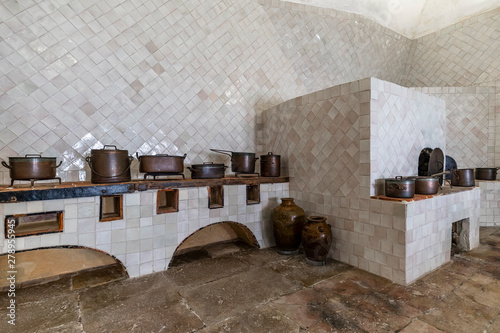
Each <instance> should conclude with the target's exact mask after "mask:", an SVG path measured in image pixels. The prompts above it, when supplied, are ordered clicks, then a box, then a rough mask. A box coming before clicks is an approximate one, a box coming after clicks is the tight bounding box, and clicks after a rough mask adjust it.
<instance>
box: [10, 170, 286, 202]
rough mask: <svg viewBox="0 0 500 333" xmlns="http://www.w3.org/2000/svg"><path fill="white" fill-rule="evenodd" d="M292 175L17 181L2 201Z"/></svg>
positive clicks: (281, 180)
mask: <svg viewBox="0 0 500 333" xmlns="http://www.w3.org/2000/svg"><path fill="white" fill-rule="evenodd" d="M288 182H289V178H288V177H248V176H241V177H224V178H219V179H161V180H160V179H158V180H140V179H134V180H132V181H130V182H123V183H110V184H93V183H91V182H89V181H82V182H63V183H61V184H59V183H48V182H43V183H38V184H35V185H34V186H31V184H29V183H25V184H23V183H20V184H14V186H9V185H0V203H9V202H24V201H36V200H55V199H69V198H81V197H93V196H100V195H113V194H123V193H133V192H136V191H147V190H155V189H164V188H186V187H202V186H221V185H257V184H271V183H288Z"/></svg>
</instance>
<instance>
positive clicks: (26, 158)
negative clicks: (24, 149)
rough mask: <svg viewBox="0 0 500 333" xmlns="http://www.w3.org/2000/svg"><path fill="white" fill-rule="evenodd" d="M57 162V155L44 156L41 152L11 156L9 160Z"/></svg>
mask: <svg viewBox="0 0 500 333" xmlns="http://www.w3.org/2000/svg"><path fill="white" fill-rule="evenodd" d="M34 161H37V162H55V161H56V157H42V155H39V154H26V155H25V156H24V157H9V162H34Z"/></svg>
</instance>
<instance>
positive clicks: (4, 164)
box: [2, 161, 11, 169]
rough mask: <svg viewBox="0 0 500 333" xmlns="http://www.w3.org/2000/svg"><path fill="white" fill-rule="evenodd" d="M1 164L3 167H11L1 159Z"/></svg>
mask: <svg viewBox="0 0 500 333" xmlns="http://www.w3.org/2000/svg"><path fill="white" fill-rule="evenodd" d="M2 165H3V166H4V167H6V168H7V169H10V168H11V166H10V165H8V164H7V163H5V161H2Z"/></svg>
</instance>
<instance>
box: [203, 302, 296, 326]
mask: <svg viewBox="0 0 500 333" xmlns="http://www.w3.org/2000/svg"><path fill="white" fill-rule="evenodd" d="M216 332H217V333H218V332H235V333H236V332H237V333H270V332H272V333H299V332H300V326H299V325H297V324H296V323H294V322H293V321H291V320H290V319H289V318H287V317H286V316H284V315H283V314H282V313H280V312H278V311H277V310H275V309H273V308H272V307H271V306H270V305H269V304H265V305H262V306H258V307H256V308H252V309H248V310H247V311H244V312H242V313H240V314H238V316H236V317H230V318H228V319H227V320H225V321H223V322H220V323H217V324H215V325H212V326H210V327H208V328H204V329H202V330H200V331H199V333H216Z"/></svg>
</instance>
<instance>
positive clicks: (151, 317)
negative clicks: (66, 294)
mask: <svg viewBox="0 0 500 333" xmlns="http://www.w3.org/2000/svg"><path fill="white" fill-rule="evenodd" d="M134 280H136V281H123V282H121V283H120V282H117V283H112V284H108V285H104V286H98V287H94V288H92V289H89V290H87V291H84V292H82V294H81V308H82V324H83V328H84V330H85V331H86V332H169V333H181V332H182V333H183V332H191V331H194V330H196V329H200V328H202V327H203V323H202V322H201V321H200V319H199V318H198V317H197V316H196V315H195V314H194V313H193V312H192V311H191V310H189V309H188V308H187V307H186V305H185V303H184V300H183V299H182V298H181V297H180V295H179V294H178V293H177V291H176V290H175V289H174V288H173V287H172V286H171V285H172V283H171V281H170V280H168V279H167V278H165V276H163V274H151V275H148V276H145V277H140V278H138V279H134Z"/></svg>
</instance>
